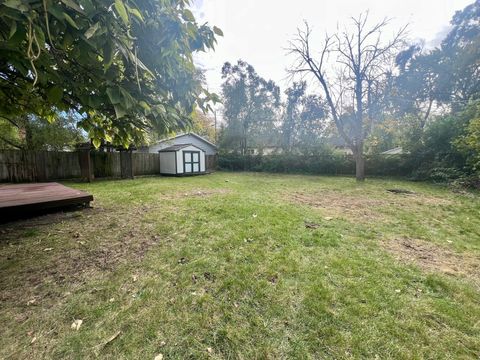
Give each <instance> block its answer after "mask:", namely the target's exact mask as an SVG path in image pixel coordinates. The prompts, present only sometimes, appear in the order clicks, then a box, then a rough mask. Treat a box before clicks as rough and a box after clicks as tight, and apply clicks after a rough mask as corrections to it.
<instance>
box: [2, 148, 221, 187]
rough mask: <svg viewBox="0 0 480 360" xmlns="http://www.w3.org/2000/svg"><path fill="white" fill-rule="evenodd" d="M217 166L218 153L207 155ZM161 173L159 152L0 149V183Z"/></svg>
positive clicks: (212, 165) (209, 163) (210, 163)
mask: <svg viewBox="0 0 480 360" xmlns="http://www.w3.org/2000/svg"><path fill="white" fill-rule="evenodd" d="M216 166H217V156H216V155H207V157H206V168H207V171H213V170H214V169H215V168H216ZM158 174H160V155H159V154H158V153H132V152H131V151H121V152H100V151H89V150H79V151H73V152H67V151H20V150H0V182H32V181H49V180H62V179H65V180H67V179H84V180H87V181H90V180H92V179H94V178H133V177H134V176H142V175H158Z"/></svg>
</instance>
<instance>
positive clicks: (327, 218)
mask: <svg viewBox="0 0 480 360" xmlns="http://www.w3.org/2000/svg"><path fill="white" fill-rule="evenodd" d="M324 219H325V220H327V221H330V220H333V217H331V216H325V217H324Z"/></svg>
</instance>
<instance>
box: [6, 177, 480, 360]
mask: <svg viewBox="0 0 480 360" xmlns="http://www.w3.org/2000/svg"><path fill="white" fill-rule="evenodd" d="M70 185H71V186H74V187H77V188H80V189H84V190H87V191H89V192H91V193H93V195H94V196H95V202H94V204H93V209H87V210H82V211H76V212H70V213H59V214H51V215H45V216H42V217H38V218H34V219H29V220H22V221H18V222H15V223H9V224H4V225H0V236H1V240H2V241H0V259H1V261H0V303H1V307H0V326H1V328H2V336H0V358H7V359H9V358H12V359H41V358H48V359H52V358H53V359H68V358H72V359H80V358H81V359H85V358H95V357H100V358H106V359H123V358H125V359H127V358H128V359H130V358H145V359H153V358H154V357H155V356H156V355H157V354H163V356H164V359H169V358H200V359H201V358H205V359H208V358H212V359H237V358H238V359H250V358H261V359H279V358H298V359H305V358H307V359H308V358H375V357H377V358H381V359H385V358H404V359H411V358H432V359H433V358H478V357H479V356H480V322H479V319H480V278H479V272H478V266H479V264H480V198H479V197H478V195H476V194H473V195H472V194H456V193H453V192H450V191H449V190H448V189H446V188H442V187H435V186H432V185H428V184H421V183H410V182H403V181H397V180H381V179H373V180H368V181H367V182H366V183H365V184H361V185H359V184H356V183H355V181H354V180H353V179H351V178H342V177H314V176H287V175H267V174H238V173H237V174H234V173H217V174H214V175H209V176H202V177H191V178H144V179H137V180H134V181H99V182H95V183H93V184H70ZM391 188H399V189H406V190H409V191H412V192H413V194H395V193H391V192H388V191H386V189H391ZM445 269H447V270H448V271H446V270H445ZM75 320H82V324H81V326H80V327H79V328H78V330H75V329H73V328H72V324H73V323H74V321H75ZM76 324H77V326H78V322H77V323H76Z"/></svg>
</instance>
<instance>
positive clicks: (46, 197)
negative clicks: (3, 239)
mask: <svg viewBox="0 0 480 360" xmlns="http://www.w3.org/2000/svg"><path fill="white" fill-rule="evenodd" d="M92 200H93V196H92V195H90V194H88V193H86V192H84V191H80V190H77V189H72V188H69V187H67V186H64V185H62V184H59V183H56V182H51V183H34V184H9V185H0V213H1V214H8V213H9V212H18V211H20V212H23V211H25V212H28V211H38V210H42V209H51V208H55V207H62V206H69V205H81V204H88V203H89V202H90V201H92Z"/></svg>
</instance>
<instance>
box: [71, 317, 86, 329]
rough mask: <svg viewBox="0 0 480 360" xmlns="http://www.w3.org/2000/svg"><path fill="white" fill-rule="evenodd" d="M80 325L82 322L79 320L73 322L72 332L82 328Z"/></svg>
mask: <svg viewBox="0 0 480 360" xmlns="http://www.w3.org/2000/svg"><path fill="white" fill-rule="evenodd" d="M82 323H83V320H80V319H77V320H74V321H73V323H72V326H71V328H72V329H73V330H78V329H80V326H82Z"/></svg>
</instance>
